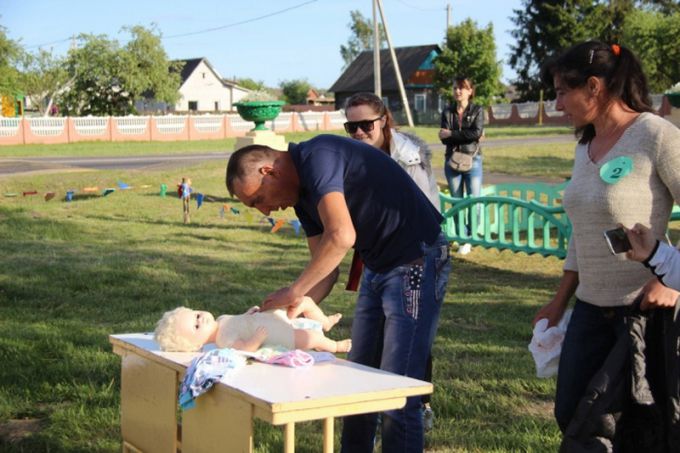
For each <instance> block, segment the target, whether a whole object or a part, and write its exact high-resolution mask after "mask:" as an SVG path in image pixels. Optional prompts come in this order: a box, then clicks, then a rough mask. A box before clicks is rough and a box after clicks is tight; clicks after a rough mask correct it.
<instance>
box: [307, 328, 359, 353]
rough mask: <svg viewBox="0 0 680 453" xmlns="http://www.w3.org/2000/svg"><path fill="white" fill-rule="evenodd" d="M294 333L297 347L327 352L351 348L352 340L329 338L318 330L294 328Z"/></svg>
mask: <svg viewBox="0 0 680 453" xmlns="http://www.w3.org/2000/svg"><path fill="white" fill-rule="evenodd" d="M294 335H295V347H296V348H297V349H316V350H317V351H327V352H349V350H350V349H352V340H350V339H347V340H340V341H335V340H331V339H330V338H326V336H325V335H324V334H323V333H321V332H319V331H318V330H303V329H295V331H294Z"/></svg>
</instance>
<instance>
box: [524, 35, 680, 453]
mask: <svg viewBox="0 0 680 453" xmlns="http://www.w3.org/2000/svg"><path fill="white" fill-rule="evenodd" d="M541 75H542V78H543V81H544V83H546V84H548V85H552V86H554V88H555V91H556V93H557V100H556V108H557V110H559V111H562V112H564V113H565V114H566V115H567V116H568V117H569V118H570V119H571V121H572V123H573V125H574V127H575V129H576V136H577V138H578V144H577V146H576V151H575V154H574V167H573V171H572V179H571V181H570V183H569V185H568V186H567V187H566V189H565V191H564V197H563V205H564V208H565V211H566V213H567V215H568V216H569V219H570V221H571V223H572V227H573V230H572V236H571V239H570V240H569V247H568V252H567V257H566V259H565V262H564V267H563V269H564V272H563V276H562V280H561V282H560V285H559V288H558V289H557V292H556V294H555V295H554V296H553V298H552V300H551V301H550V302H549V303H548V304H547V305H545V306H544V307H543V308H541V309H540V310H539V312H538V313H537V314H536V317H535V318H534V323H536V322H537V321H538V320H539V319H541V318H547V319H548V321H549V325H551V326H552V325H556V324H557V323H558V322H559V320H560V319H561V318H562V315H563V314H564V312H565V310H566V308H567V304H568V303H569V300H570V299H571V297H572V296H573V295H575V296H576V302H575V304H574V308H573V313H572V316H571V320H570V322H569V324H568V326H567V332H566V336H565V339H564V344H563V346H562V354H561V357H560V364H559V371H558V377H557V388H556V396H555V417H556V419H557V423H558V425H559V427H560V429H561V430H562V432H563V433H564V432H565V430H566V429H567V426H568V425H569V423H570V421H571V420H572V417H573V416H574V413H575V410H576V407H577V405H578V403H579V401H580V400H581V398H582V397H583V396H584V393H585V390H586V387H587V385H588V383H589V381H590V379H591V378H592V377H593V375H594V374H595V373H596V372H597V371H598V370H599V369H600V368H601V367H602V365H603V363H604V361H605V359H606V358H607V356H608V355H609V352H610V350H611V349H612V347H613V345H614V344H615V343H616V341H617V339H618V338H619V337H621V336H622V335H628V331H627V327H626V317H627V314H628V313H629V309H630V307H631V305H632V304H633V302H634V301H635V300H636V299H637V298H638V297H642V308H643V309H644V308H646V307H649V308H663V307H672V306H674V305H675V303H676V299H677V297H678V294H679V293H678V292H676V291H673V290H671V289H669V288H666V287H665V286H663V285H662V284H661V283H659V281H658V280H657V279H656V278H651V279H650V276H649V273H648V272H647V271H646V270H645V269H644V268H643V267H642V266H640V265H639V264H637V263H634V262H630V261H627V260H626V258H625V255H624V254H617V255H613V254H612V253H610V251H609V248H608V245H607V241H606V240H605V238H604V236H603V232H604V231H605V230H610V229H612V228H616V227H617V225H618V224H623V225H631V224H633V223H635V222H637V221H640V222H645V223H647V224H649V225H651V229H652V231H653V234H654V236H655V237H657V238H663V236H664V232H665V230H666V227H667V224H668V219H669V217H670V213H671V209H672V207H673V202H674V200H675V201H678V200H680V172H678V170H677V169H678V168H680V152H678V150H679V149H680V130H679V129H678V128H676V127H675V126H674V125H673V124H671V123H669V122H668V121H666V120H664V119H663V118H661V117H659V116H657V115H655V114H654V113H652V104H651V100H650V97H649V90H648V87H647V79H646V77H645V75H644V73H643V72H642V67H641V65H640V62H639V61H638V59H637V57H636V56H635V55H634V54H633V53H632V52H631V51H630V50H629V49H627V48H625V47H623V46H619V45H616V44H613V45H608V44H605V43H602V42H599V41H588V42H584V43H580V44H577V45H575V46H573V47H571V48H569V49H568V50H566V51H564V52H563V53H561V54H559V55H558V56H557V57H556V58H553V59H551V60H549V61H548V62H547V63H546V64H544V66H543V68H542V73H541ZM674 451H675V450H674Z"/></svg>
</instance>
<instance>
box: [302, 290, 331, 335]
mask: <svg viewBox="0 0 680 453" xmlns="http://www.w3.org/2000/svg"><path fill="white" fill-rule="evenodd" d="M297 310H298V312H299V313H302V314H303V316H304V317H305V318H307V319H312V320H314V321H318V322H320V323H321V326H322V327H323V331H324V332H328V331H329V330H331V328H333V326H334V325H336V324H337V323H338V322H340V319H342V314H341V313H336V314H334V315H330V316H326V315H325V314H324V312H323V311H321V308H319V306H318V305H317V304H316V303H315V302H314V301H313V300H312V299H310V298H309V297H305V298H303V299H302V303H301V304H300V305H299V306H298V307H297Z"/></svg>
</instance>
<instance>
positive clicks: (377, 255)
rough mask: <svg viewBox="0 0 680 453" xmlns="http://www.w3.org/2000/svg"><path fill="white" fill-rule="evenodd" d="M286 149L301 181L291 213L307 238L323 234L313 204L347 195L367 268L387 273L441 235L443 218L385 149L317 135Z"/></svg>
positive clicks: (409, 259) (415, 255)
mask: <svg viewBox="0 0 680 453" xmlns="http://www.w3.org/2000/svg"><path fill="white" fill-rule="evenodd" d="M288 151H289V152H290V155H291V157H292V159H293V163H294V165H295V167H296V168H297V171H298V175H299V178H300V199H299V201H298V203H297V204H296V205H295V212H296V214H297V216H298V218H299V219H300V222H301V223H302V226H303V228H304V230H305V233H306V234H307V236H316V235H319V234H321V233H322V232H323V224H322V223H321V219H320V217H319V212H318V209H317V206H318V204H319V201H320V200H321V198H322V197H323V196H324V195H326V194H328V193H331V192H341V193H343V194H344V195H345V200H346V201H347V206H348V208H349V213H350V216H351V218H352V223H353V224H354V229H355V231H356V244H355V249H356V250H358V251H359V253H360V255H361V258H362V260H363V261H364V263H365V264H366V266H367V267H368V268H369V269H371V270H373V271H375V272H386V271H387V270H389V269H392V268H394V267H395V266H398V265H401V264H407V263H410V262H411V261H413V260H415V259H417V258H419V257H420V256H422V249H421V244H422V243H425V244H431V243H432V242H434V240H435V239H436V238H437V236H438V235H439V233H440V232H441V226H440V224H441V222H442V220H443V218H442V216H441V215H440V214H439V212H437V210H436V209H435V208H434V206H432V203H430V201H429V200H428V199H427V197H426V196H425V194H423V192H422V191H421V190H420V189H419V188H418V186H417V185H416V184H415V183H414V182H413V180H412V179H411V178H410V177H409V175H408V174H407V173H406V172H405V171H404V170H403V169H402V168H401V167H400V166H399V164H397V163H396V162H394V161H393V160H392V158H390V157H389V156H388V155H387V154H385V153H384V152H383V151H380V150H378V149H377V148H374V147H373V146H370V145H367V144H365V143H362V142H359V141H357V140H354V139H350V138H345V137H339V136H336V135H319V136H317V137H315V138H313V139H311V140H308V141H306V142H302V143H300V144H297V145H296V144H292V143H291V144H290V146H289V147H288Z"/></svg>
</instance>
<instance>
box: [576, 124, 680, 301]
mask: <svg viewBox="0 0 680 453" xmlns="http://www.w3.org/2000/svg"><path fill="white" fill-rule="evenodd" d="M620 156H627V157H628V158H630V159H631V160H632V163H633V168H632V171H631V172H630V173H629V174H628V175H626V176H625V177H622V178H621V179H620V180H619V181H618V182H617V183H615V184H608V183H607V182H605V181H604V180H603V179H602V178H601V177H600V168H601V167H602V166H603V165H605V164H606V163H607V162H609V161H611V160H612V159H615V158H617V157H620ZM674 200H676V201H677V200H680V129H678V128H677V127H675V126H674V125H673V124H671V123H669V122H668V121H666V120H664V119H663V118H661V117H659V116H657V115H654V114H652V113H643V114H641V115H640V116H639V117H638V118H637V119H636V120H635V122H634V123H633V124H632V125H631V126H629V127H628V129H626V131H625V132H624V133H623V135H622V136H621V138H620V139H619V141H618V142H617V143H616V144H615V145H614V146H613V147H612V148H611V149H610V150H609V152H608V153H607V154H606V155H605V156H604V158H603V159H602V160H600V162H598V163H593V162H592V161H591V160H590V158H589V157H588V147H587V145H578V146H577V147H576V155H575V158H574V169H573V173H572V179H571V181H570V183H569V185H568V186H567V188H566V189H565V192H564V201H563V203H564V207H565V210H566V212H567V215H568V216H569V219H570V220H571V223H572V225H573V232H572V237H571V239H570V241H569V251H568V253H567V258H566V260H565V263H564V269H565V270H571V271H576V272H578V274H579V285H578V288H577V289H576V297H578V298H579V299H581V300H583V301H584V302H588V303H591V304H593V305H598V306H602V307H613V306H620V305H629V304H631V303H632V302H633V300H634V299H635V297H636V296H637V295H638V294H639V293H640V290H641V289H642V287H643V286H644V284H645V283H646V282H647V280H649V278H650V275H649V271H648V270H647V269H645V268H644V267H643V266H640V263H637V262H633V261H628V260H626V258H625V255H623V254H621V255H612V254H611V252H610V251H609V249H608V247H607V243H606V242H605V239H604V235H603V232H604V231H605V230H608V229H611V228H615V227H616V225H617V223H621V224H623V225H625V226H627V227H632V226H633V225H634V224H635V223H636V222H639V223H642V224H644V225H648V226H650V227H651V229H652V231H653V233H654V235H655V236H656V237H657V238H658V239H662V238H663V237H664V233H665V231H666V227H667V224H668V218H669V216H670V212H671V209H672V207H673V201H674Z"/></svg>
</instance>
